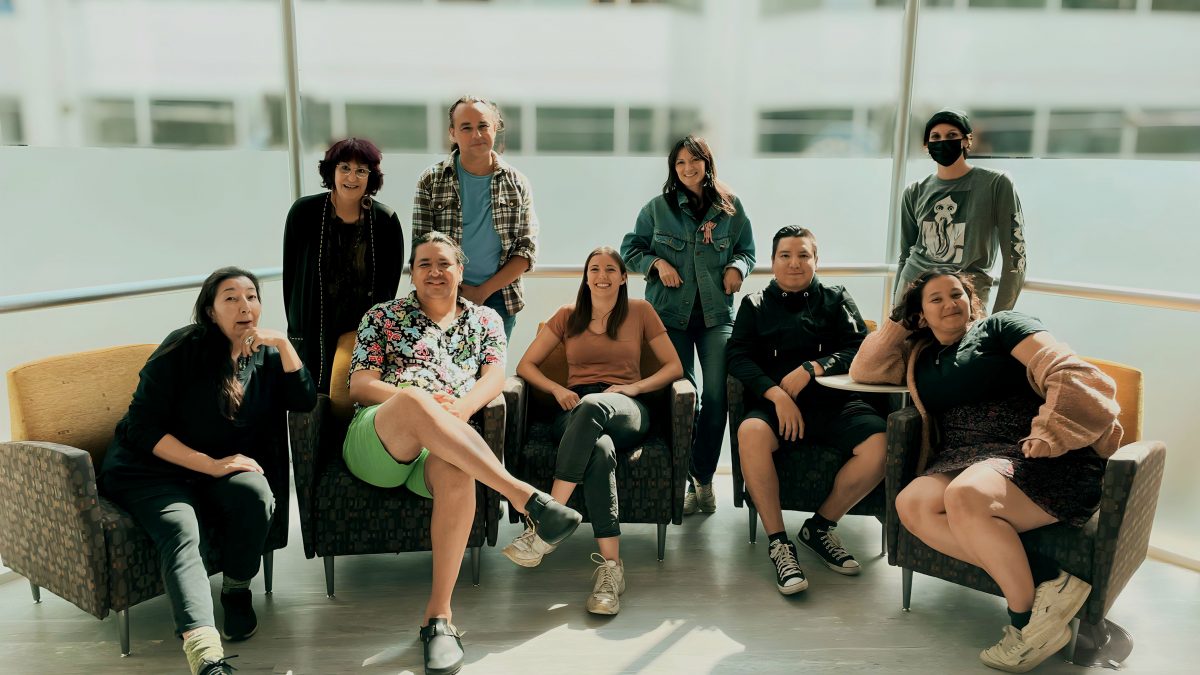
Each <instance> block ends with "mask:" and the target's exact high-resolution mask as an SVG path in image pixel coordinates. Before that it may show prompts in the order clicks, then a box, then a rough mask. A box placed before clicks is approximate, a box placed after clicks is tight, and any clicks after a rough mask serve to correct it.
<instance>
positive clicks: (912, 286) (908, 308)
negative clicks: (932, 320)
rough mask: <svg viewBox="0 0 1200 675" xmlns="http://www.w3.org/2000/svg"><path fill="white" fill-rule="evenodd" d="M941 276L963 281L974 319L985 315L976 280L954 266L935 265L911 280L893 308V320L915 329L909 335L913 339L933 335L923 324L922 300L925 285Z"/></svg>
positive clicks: (909, 328)
mask: <svg viewBox="0 0 1200 675" xmlns="http://www.w3.org/2000/svg"><path fill="white" fill-rule="evenodd" d="M941 277H954V278H955V279H958V280H959V282H960V283H962V287H963V290H965V291H966V292H967V300H968V302H970V304H971V320H972V321H974V320H976V319H979V318H982V317H983V303H982V302H981V301H980V299H979V294H978V293H976V292H975V282H973V281H971V276H970V275H969V274H967V273H965V272H961V271H959V270H956V269H954V268H953V267H934V268H932V269H929V270H926V271H925V272H922V273H921V274H920V276H918V277H917V278H916V279H913V280H912V281H911V282H909V284H908V286H905V288H904V295H902V296H901V297H900V302H899V304H897V305H896V306H895V307H893V308H892V315H891V319H892V321H895V322H896V323H898V324H900V325H902V326H904V327H905V328H906V329H908V330H911V331H913V334H912V335H911V336H909V337H910V339H912V340H920V339H922V338H926V337H929V338H932V337H933V331H931V330H930V329H929V327H928V326H922V325H921V312H922V309H921V300H922V299H923V298H922V295H923V294H924V292H925V286H927V285H928V284H929V282H931V281H933V280H934V279H940V278H941Z"/></svg>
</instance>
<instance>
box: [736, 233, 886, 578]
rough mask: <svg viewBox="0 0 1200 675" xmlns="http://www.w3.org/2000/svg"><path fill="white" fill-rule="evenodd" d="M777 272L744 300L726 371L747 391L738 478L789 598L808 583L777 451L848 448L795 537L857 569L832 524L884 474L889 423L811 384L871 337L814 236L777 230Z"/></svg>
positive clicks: (840, 566) (852, 399)
mask: <svg viewBox="0 0 1200 675" xmlns="http://www.w3.org/2000/svg"><path fill="white" fill-rule="evenodd" d="M771 270H772V272H773V273H774V275H775V278H774V279H773V280H772V281H771V283H770V285H768V286H767V288H766V289H765V290H763V291H761V292H759V293H755V294H753V295H748V296H746V297H744V298H742V304H741V307H740V308H739V309H738V314H737V319H736V320H735V321H734V324H733V335H732V336H731V337H730V339H729V346H728V347H727V350H728V358H729V374H730V375H732V376H733V377H736V378H737V379H739V380H741V381H742V384H743V385H745V387H746V393H747V400H746V418H745V420H743V422H742V423H741V425H740V426H739V427H738V429H737V438H738V453H739V458H740V460H741V468H742V475H743V477H744V478H745V480H746V489H747V490H748V491H749V492H750V496H751V498H752V499H753V500H754V505H755V507H756V508H757V509H758V515H759V518H761V519H762V524H763V529H765V530H766V531H767V533H768V535H769V536H770V545H769V546H770V549H769V552H770V556H771V561H772V563H774V565H775V573H776V586H777V588H778V589H779V592H780V593H783V594H784V595H791V594H792V593H798V592H800V591H803V590H804V589H805V588H808V580H807V579H806V578H805V577H804V571H803V570H802V569H800V566H799V565H798V564H797V562H796V547H795V545H794V544H792V542H791V541H789V540H788V537H787V533H786V531H785V529H784V525H783V511H782V509H781V507H780V505H779V477H778V475H777V473H776V471H775V462H774V459H773V457H772V454H773V453H774V452H776V451H777V450H779V449H781V448H783V449H786V450H796V451H799V452H803V451H804V449H803V446H802V445H800V444H799V443H800V441H801V440H802V439H803V440H812V441H816V442H820V443H824V444H827V445H832V446H834V447H836V448H838V449H840V450H842V452H844V453H845V455H846V463H845V464H844V465H842V468H841V470H840V471H838V475H837V477H836V479H835V480H834V483H833V492H831V493H830V494H829V496H828V497H827V498H826V499H825V501H824V503H822V504H821V507H820V508H818V509H817V512H816V513H814V514H813V517H812V518H809V519H808V520H806V521H804V525H803V526H802V527H801V528H800V533H799V535H798V538H799V539H800V543H802V544H804V545H805V546H807V547H808V548H809V549H811V550H812V551H813V552H814V553H815V554H816V555H817V556H819V557H820V558H821V561H822V562H823V563H824V564H825V565H826V566H827V567H829V568H830V569H832V570H833V571H835V572H838V573H840V574H850V575H853V574H858V572H859V565H858V561H856V560H855V559H854V556H852V555H850V554H849V553H847V552H846V549H845V547H844V546H843V545H842V543H841V541H840V540H839V539H838V537H837V535H836V534H834V531H833V530H834V528H835V527H836V526H837V521H838V519H840V518H841V517H842V516H844V515H846V513H847V512H848V511H849V510H850V509H851V507H853V506H854V505H855V504H857V503H858V502H859V501H860V500H861V499H862V498H863V497H865V496H867V495H868V494H869V493H870V492H871V490H873V489H875V486H876V485H878V484H879V481H880V480H882V479H883V467H884V455H885V450H886V442H885V434H884V432H885V429H886V425H885V423H884V421H883V419H882V418H881V417H880V416H879V414H878V413H876V412H875V410H874V409H873V408H872V407H871V406H870V405H868V404H867V403H865V402H864V401H863V400H862V399H860V398H859V397H858V396H857V395H855V394H852V393H850V392H846V391H841V390H837V389H831V388H828V387H822V386H820V385H818V384H817V383H815V382H813V378H815V377H818V376H821V375H838V374H841V373H845V372H847V371H848V370H849V368H850V362H851V360H853V359H854V354H855V353H856V352H857V351H858V346H859V344H861V343H862V341H863V338H864V337H865V336H866V334H867V328H866V325H865V324H864V323H863V320H862V316H861V315H860V314H859V313H858V307H857V306H856V305H855V304H854V300H852V299H851V298H850V294H849V293H847V292H846V289H845V288H843V287H841V286H826V285H824V284H822V283H821V282H820V281H818V280H817V278H816V271H817V240H816V238H815V237H814V236H813V233H812V232H810V231H809V230H807V229H805V228H802V227H797V226H794V225H790V226H787V227H784V228H783V229H781V230H779V231H778V232H776V233H775V237H774V239H773V240H772V242H771Z"/></svg>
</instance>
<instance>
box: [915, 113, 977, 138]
mask: <svg viewBox="0 0 1200 675" xmlns="http://www.w3.org/2000/svg"><path fill="white" fill-rule="evenodd" d="M939 124H952V125H954V126H956V127H958V130H959V131H961V132H962V134H963V136H966V135H967V134H969V133H971V120H969V119H967V115H966V113H961V112H958V111H956V110H949V109H946V110H939V111H937V112H935V113H933V117H930V118H929V121H928V122H926V123H925V135H924V136H922V137H921V145H926V144H927V143H929V132H930V131H932V130H933V128H934V127H936V126H937V125H939Z"/></svg>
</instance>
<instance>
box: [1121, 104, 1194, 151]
mask: <svg viewBox="0 0 1200 675" xmlns="http://www.w3.org/2000/svg"><path fill="white" fill-rule="evenodd" d="M1137 153H1138V154H1148V155H1160V154H1161V155H1166V154H1188V155H1200V110H1159V111H1147V112H1146V113H1145V114H1143V115H1142V117H1141V118H1140V119H1139V120H1138V132H1137Z"/></svg>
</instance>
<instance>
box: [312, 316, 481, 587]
mask: <svg viewBox="0 0 1200 675" xmlns="http://www.w3.org/2000/svg"><path fill="white" fill-rule="evenodd" d="M354 336H355V334H354V333H353V332H351V333H346V334H344V335H342V336H341V338H339V339H338V344H337V353H336V354H335V356H334V360H333V372H332V374H331V375H330V379H329V382H330V386H329V395H328V396H326V395H324V394H322V395H320V396H318V398H317V407H316V408H314V409H313V411H312V412H309V413H299V414H297V413H291V414H289V415H288V425H289V426H290V428H291V438H292V470H293V472H294V473H295V478H296V502H297V504H298V506H299V507H300V533H301V536H302V537H303V539H304V555H305V556H306V557H309V558H312V557H314V556H321V558H322V560H323V561H324V563H325V590H326V593H327V594H328V595H329V596H330V597H333V594H334V584H333V580H334V576H333V573H334V570H333V561H334V557H335V556H339V555H360V554H364V553H404V552H408V551H429V550H432V549H433V542H432V541H431V540H430V538H429V518H430V516H432V515H433V502H432V501H430V500H428V499H425V498H423V497H420V496H418V495H415V494H413V493H412V492H409V491H408V490H407V489H404V488H398V489H391V490H389V489H384V488H379V487H375V486H374V485H370V484H368V483H364V482H363V481H361V480H359V479H357V478H355V477H354V476H353V475H352V474H351V473H350V470H349V469H347V468H346V464H345V462H344V461H343V460H342V442H343V441H344V440H345V438H346V429H347V427H348V426H349V424H350V418H351V417H353V405H352V404H351V402H350V390H349V372H350V353H351V351H352V350H353V348H354ZM504 410H505V404H504V397H503V396H497V397H496V398H495V399H493V400H492V401H491V403H488V405H487V406H485V407H484V409H483V410H481V411H479V412H478V413H477V414H476V415H475V417H474V418H473V419H472V420H471V424H472V425H473V426H474V427H475V428H476V430H478V431H480V433H481V434H482V435H483V438H484V440H486V441H487V443H488V445H489V446H490V447H491V448H492V450H493V451H494V452H495V453H496V456H497V457H499V458H501V459H502V460H503V456H504ZM476 489H477V490H478V492H477V494H476V505H477V506H476V513H475V523H474V524H473V525H472V527H471V536H470V538H468V540H467V546H468V547H469V548H470V551H471V579H472V581H473V582H474V583H475V584H476V585H478V584H479V566H480V561H479V549H480V547H482V546H483V544H484V542H487V544H488V545H489V546H495V545H496V533H497V530H498V528H499V523H500V496H499V495H498V494H496V493H495V492H493V491H492V490H491V489H489V488H487V487H485V486H484V485H483V484H481V483H480V484H477V488H476Z"/></svg>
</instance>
